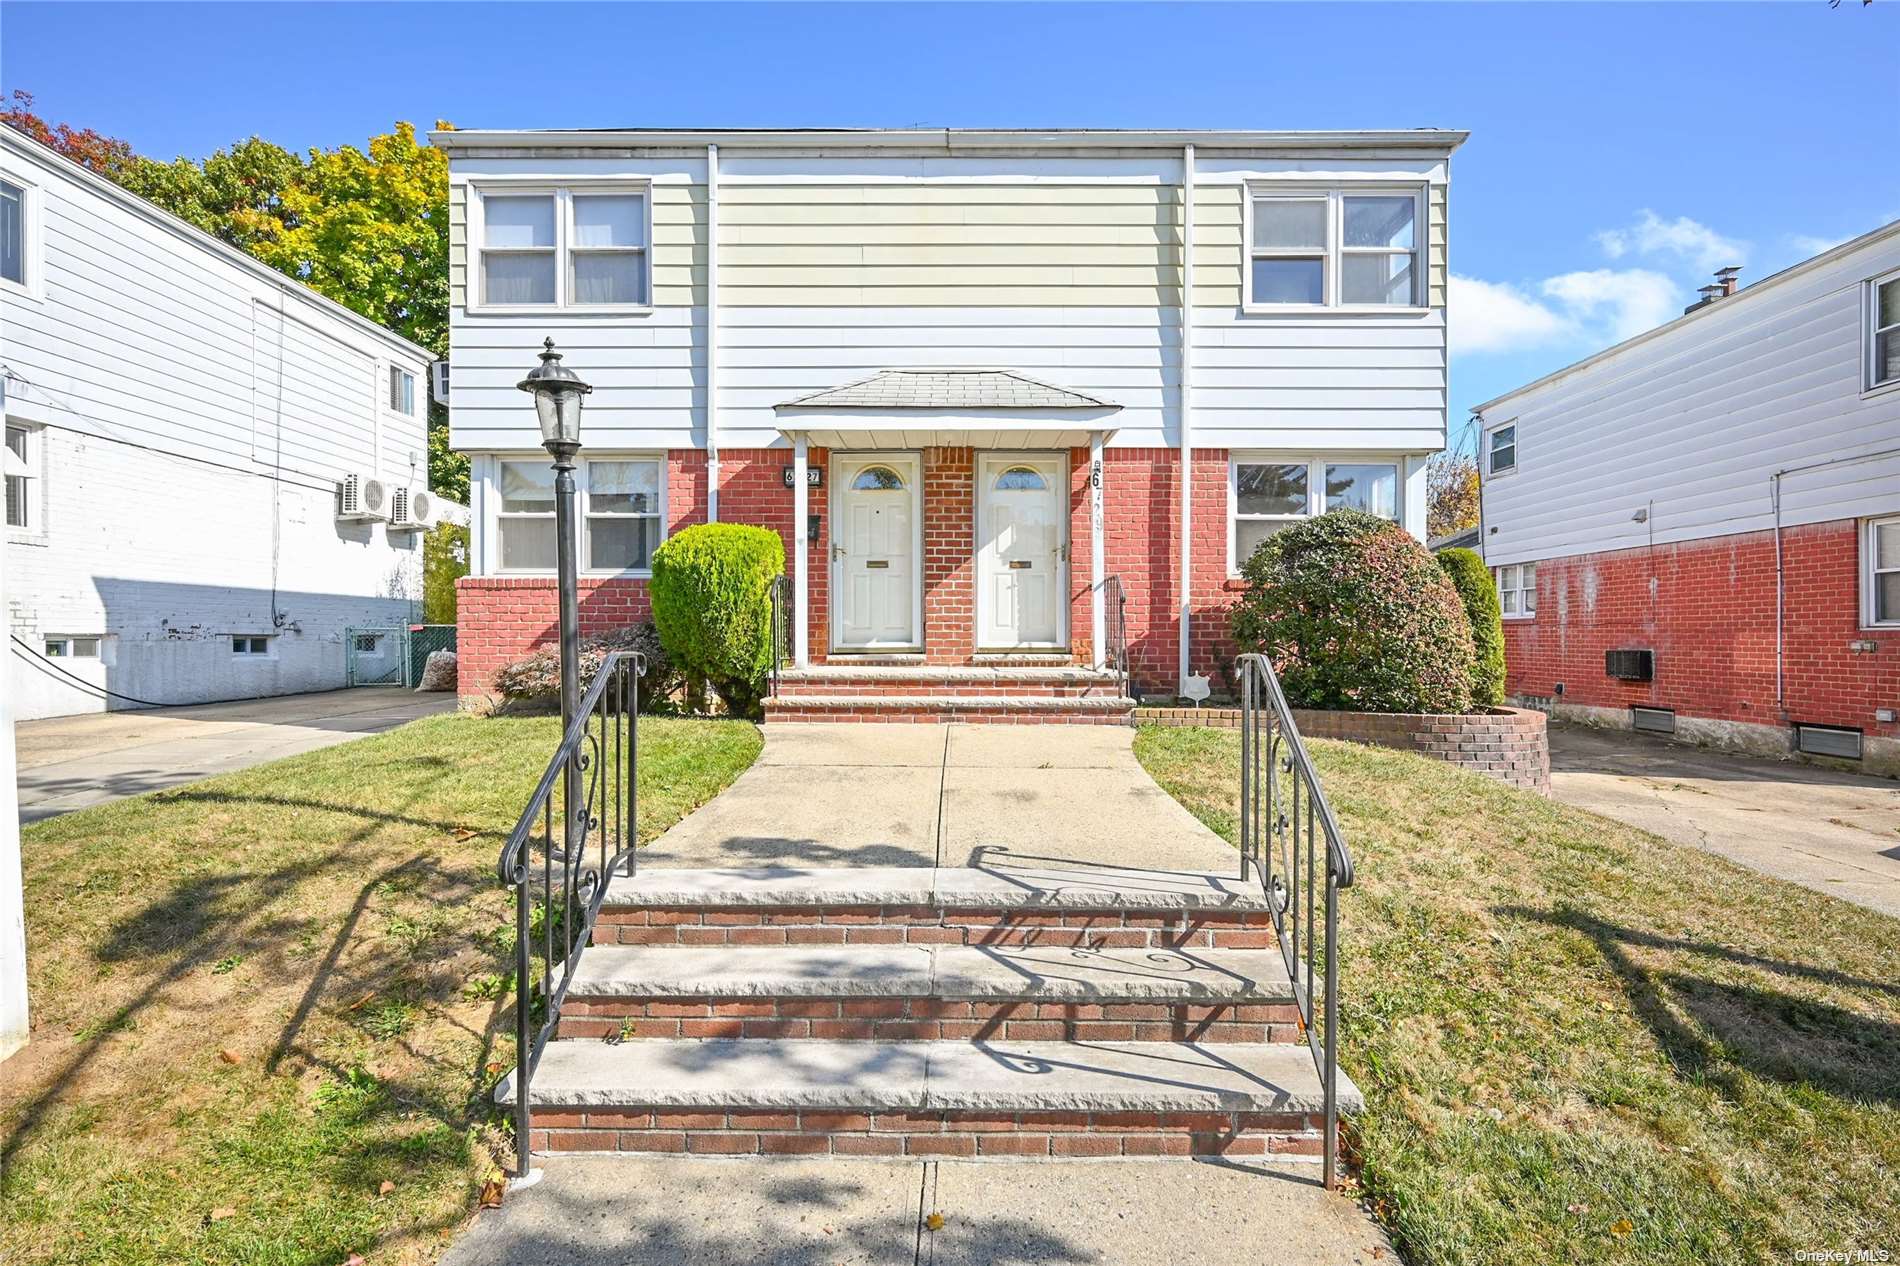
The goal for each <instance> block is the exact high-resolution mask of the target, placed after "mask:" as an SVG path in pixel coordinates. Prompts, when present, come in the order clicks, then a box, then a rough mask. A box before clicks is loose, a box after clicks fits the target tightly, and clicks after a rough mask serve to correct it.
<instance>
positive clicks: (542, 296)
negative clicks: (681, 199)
mask: <svg viewBox="0 0 1900 1266" xmlns="http://www.w3.org/2000/svg"><path fill="white" fill-rule="evenodd" d="M476 194H477V196H476V199H475V212H474V221H475V222H474V224H473V225H471V226H470V228H469V230H468V231H469V232H470V233H471V234H472V235H473V237H474V239H475V241H476V242H477V243H478V249H477V256H478V259H479V264H478V272H479V274H480V276H479V283H478V284H479V292H480V305H481V307H482V308H483V309H485V310H490V311H508V310H511V309H535V308H551V309H552V308H579V309H593V310H603V311H638V310H644V309H645V308H646V307H647V305H648V302H649V293H650V285H651V278H650V276H649V274H648V252H647V243H648V241H649V240H650V238H651V224H650V216H649V208H650V207H651V202H652V200H651V198H650V197H649V195H648V190H647V188H646V186H644V185H641V186H624V185H621V186H600V187H595V186H580V187H569V186H565V185H561V186H553V187H547V188H526V187H518V186H514V185H506V184H503V185H493V186H481V187H478V188H477V190H476Z"/></svg>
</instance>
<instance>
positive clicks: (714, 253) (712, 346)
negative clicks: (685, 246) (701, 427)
mask: <svg viewBox="0 0 1900 1266" xmlns="http://www.w3.org/2000/svg"><path fill="white" fill-rule="evenodd" d="M706 521H707V522H708V523H717V522H719V147H718V146H717V145H708V146H707V147H706Z"/></svg>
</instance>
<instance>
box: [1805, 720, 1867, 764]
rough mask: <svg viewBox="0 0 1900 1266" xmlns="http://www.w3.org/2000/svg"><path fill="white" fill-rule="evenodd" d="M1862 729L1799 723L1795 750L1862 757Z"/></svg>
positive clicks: (1846, 757)
mask: <svg viewBox="0 0 1900 1266" xmlns="http://www.w3.org/2000/svg"><path fill="white" fill-rule="evenodd" d="M1860 738H1861V735H1860V731H1859V730H1850V729H1847V728H1845V727H1843V726H1839V725H1799V724H1797V725H1796V726H1795V727H1794V750H1795V751H1797V752H1805V753H1807V754H1808V755H1809V756H1839V757H1841V758H1842V759H1845V760H1859V759H1860Z"/></svg>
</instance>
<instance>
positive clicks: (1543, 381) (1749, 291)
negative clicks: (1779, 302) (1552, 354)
mask: <svg viewBox="0 0 1900 1266" xmlns="http://www.w3.org/2000/svg"><path fill="white" fill-rule="evenodd" d="M1889 237H1900V220H1895V221H1893V222H1892V223H1891V224H1883V225H1881V226H1880V227H1879V228H1877V229H1875V230H1873V231H1872V232H1870V233H1863V234H1861V235H1860V236H1859V237H1857V238H1854V239H1853V240H1852V241H1848V242H1842V243H1841V244H1840V245H1839V246H1836V247H1834V248H1833V249H1832V250H1826V251H1823V252H1821V253H1820V254H1819V255H1816V256H1815V257H1814V258H1812V259H1804V260H1802V261H1801V262H1800V263H1798V264H1791V265H1789V266H1788V267H1786V268H1784V269H1782V270H1781V271H1780V272H1778V273H1770V274H1769V275H1768V276H1766V277H1763V278H1762V279H1761V280H1760V281H1758V282H1756V283H1754V284H1753V285H1750V286H1743V287H1742V288H1741V289H1740V290H1737V291H1736V292H1735V293H1734V294H1732V295H1729V296H1728V297H1727V298H1724V299H1718V300H1716V301H1715V302H1714V303H1705V304H1703V305H1702V306H1700V307H1698V308H1695V309H1694V310H1692V311H1689V312H1685V313H1683V314H1682V315H1681V316H1679V317H1677V318H1676V319H1675V320H1673V321H1670V322H1668V323H1667V324H1664V325H1659V326H1657V327H1656V328H1655V329H1653V330H1644V331H1643V332H1642V333H1641V334H1637V335H1634V336H1633V337H1630V338H1626V339H1624V340H1623V341H1622V342H1621V343H1617V344H1615V345H1614V346H1611V347H1606V348H1604V349H1603V350H1602V351H1600V352H1598V353H1597V354H1596V355H1594V356H1586V357H1584V358H1583V359H1582V360H1580V361H1576V362H1573V363H1572V364H1569V365H1565V366H1564V367H1563V368H1562V369H1554V370H1552V371H1551V372H1550V373H1548V374H1545V375H1544V376H1543V377H1542V378H1536V379H1533V380H1532V381H1530V382H1527V383H1525V384H1524V385H1523V386H1522V387H1518V388H1515V389H1514V390H1511V391H1507V392H1505V393H1504V394H1503V395H1501V396H1494V397H1492V398H1491V399H1489V400H1486V401H1485V402H1484V403H1483V404H1477V405H1473V406H1471V411H1472V412H1473V413H1478V414H1482V413H1484V412H1485V411H1486V410H1488V409H1494V408H1496V407H1497V406H1498V405H1501V404H1503V403H1504V402H1505V401H1507V400H1516V399H1518V398H1519V397H1521V396H1526V395H1529V394H1530V393H1531V392H1533V391H1537V390H1539V389H1540V388H1543V387H1548V386H1549V385H1550V384H1551V383H1554V382H1556V381H1557V380H1559V379H1561V378H1568V377H1569V376H1570V375H1572V374H1574V373H1578V372H1581V371H1582V370H1585V369H1589V368H1591V367H1592V366H1594V365H1600V364H1602V363H1603V362H1604V361H1607V360H1609V359H1610V358H1611V357H1614V356H1620V355H1622V354H1623V353H1624V352H1626V351H1628V350H1629V349H1630V348H1632V347H1639V346H1641V345H1642V344H1644V343H1647V342H1650V341H1651V340H1652V339H1658V338H1662V337H1664V336H1665V335H1670V334H1673V333H1675V332H1676V331H1677V330H1680V329H1682V328H1683V327H1684V326H1685V325H1688V324H1689V323H1690V322H1691V321H1694V320H1695V319H1696V318H1698V317H1702V316H1706V315H1708V314H1709V313H1711V312H1714V311H1715V310H1717V309H1718V308H1719V309H1721V310H1722V311H1723V312H1733V311H1734V310H1735V305H1736V304H1739V303H1746V302H1748V301H1749V300H1751V299H1754V298H1755V297H1757V296H1758V295H1761V294H1763V293H1765V292H1767V291H1771V290H1773V289H1775V288H1777V287H1779V286H1781V285H1782V284H1783V283H1785V282H1788V281H1792V280H1793V279H1794V278H1796V277H1801V276H1805V275H1806V274H1808V273H1810V272H1813V271H1814V270H1815V269H1817V268H1820V267H1823V266H1825V265H1827V264H1830V263H1832V262H1833V261H1835V260H1837V259H1839V258H1841V257H1842V256H1843V255H1848V254H1852V253H1853V252H1854V251H1857V250H1860V249H1861V248H1863V247H1867V246H1872V245H1874V244H1876V243H1878V242H1880V241H1883V240H1884V239H1886V238H1889ZM1658 539H1661V538H1658Z"/></svg>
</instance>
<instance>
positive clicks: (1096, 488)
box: [1089, 431, 1108, 668]
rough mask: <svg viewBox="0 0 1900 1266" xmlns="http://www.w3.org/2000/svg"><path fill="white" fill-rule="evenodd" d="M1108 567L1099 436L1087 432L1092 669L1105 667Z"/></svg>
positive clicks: (1096, 432) (1106, 651)
mask: <svg viewBox="0 0 1900 1266" xmlns="http://www.w3.org/2000/svg"><path fill="white" fill-rule="evenodd" d="M1107 583H1108V567H1107V564H1106V563H1105V562H1104V561H1103V545H1102V433H1101V432H1100V431H1091V432H1089V632H1090V638H1091V644H1092V645H1093V646H1094V648H1095V652H1094V653H1095V666H1096V667H1097V668H1101V667H1104V666H1106V665H1107V663H1108V607H1107V595H1106V594H1105V593H1103V588H1104V586H1106V585H1107Z"/></svg>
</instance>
